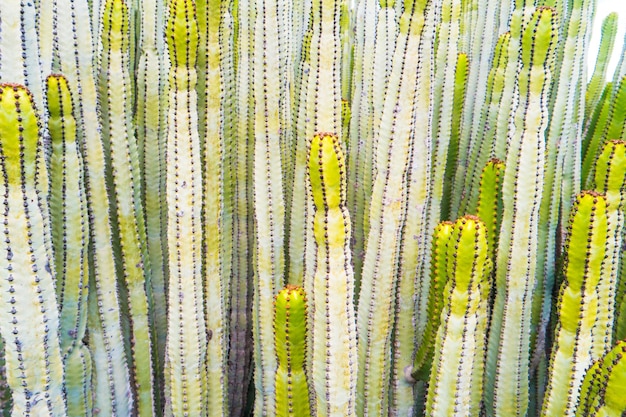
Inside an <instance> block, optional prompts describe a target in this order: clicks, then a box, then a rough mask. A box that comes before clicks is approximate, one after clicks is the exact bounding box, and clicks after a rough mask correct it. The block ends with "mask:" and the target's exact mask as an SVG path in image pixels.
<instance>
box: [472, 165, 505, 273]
mask: <svg viewBox="0 0 626 417" xmlns="http://www.w3.org/2000/svg"><path fill="white" fill-rule="evenodd" d="M503 176H504V162H502V161H500V160H499V159H495V158H494V159H492V160H490V161H489V162H487V165H486V166H485V168H484V169H483V173H482V175H481V176H480V190H479V194H478V207H477V208H476V215H477V216H478V218H479V219H481V220H482V221H483V222H484V223H485V228H486V229H487V243H488V244H489V259H492V260H494V261H495V254H496V248H497V247H498V232H499V230H500V223H501V222H502V177H503Z"/></svg>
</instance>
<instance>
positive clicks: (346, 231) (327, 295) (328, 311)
mask: <svg viewBox="0 0 626 417" xmlns="http://www.w3.org/2000/svg"><path fill="white" fill-rule="evenodd" d="M308 178H309V184H310V190H311V194H312V196H313V201H314V204H315V215H314V220H313V229H314V235H315V243H316V245H315V246H316V248H317V257H316V259H315V267H316V268H315V274H314V276H313V285H312V287H313V288H312V291H313V294H314V297H313V300H312V302H311V303H312V304H311V311H312V320H314V321H316V326H315V327H313V328H312V329H311V333H312V334H311V336H310V337H309V340H310V341H311V342H310V343H309V345H312V346H313V358H312V363H311V377H312V387H313V390H314V391H315V394H316V396H315V410H316V412H317V415H318V416H320V417H321V416H333V417H344V416H345V417H350V416H355V415H356V414H355V407H356V382H357V370H356V357H357V349H356V342H357V338H356V319H355V311H354V304H353V299H354V298H353V297H354V273H353V270H352V266H351V258H350V254H351V252H350V237H351V225H350V214H349V213H348V210H347V207H346V191H347V189H346V165H345V157H344V154H343V151H342V150H341V145H340V142H339V138H338V137H337V136H336V135H335V134H329V133H319V134H317V135H315V136H314V137H313V139H312V141H311V143H310V147H309V163H308Z"/></svg>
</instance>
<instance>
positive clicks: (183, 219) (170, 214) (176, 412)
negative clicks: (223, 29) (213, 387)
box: [165, 0, 207, 417]
mask: <svg viewBox="0 0 626 417" xmlns="http://www.w3.org/2000/svg"><path fill="white" fill-rule="evenodd" d="M166 34H167V46H168V50H169V56H170V65H171V66H170V71H169V83H170V91H169V105H168V115H167V125H168V130H167V148H166V166H167V183H166V194H167V197H166V199H167V210H168V211H167V237H168V250H169V260H168V264H169V288H168V304H169V306H168V307H169V308H168V317H167V319H168V320H167V321H168V329H167V345H166V350H165V355H166V357H165V363H166V369H165V378H166V379H165V392H166V394H168V395H169V396H170V399H169V402H168V404H166V415H173V416H182V415H189V416H194V417H195V416H198V417H202V416H206V411H207V410H206V405H205V402H206V396H207V395H206V382H207V381H206V362H205V356H206V345H207V333H206V324H205V315H204V286H203V281H202V224H201V220H202V197H201V195H202V194H201V193H202V181H201V179H202V169H201V163H200V156H201V153H200V138H199V135H198V115H197V103H198V97H197V94H196V90H195V87H196V81H197V74H196V70H195V63H196V54H197V48H198V25H197V22H196V18H195V7H194V3H193V1H192V0H171V1H170V3H169V19H168V22H167V26H166Z"/></svg>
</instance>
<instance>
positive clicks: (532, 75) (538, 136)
mask: <svg viewBox="0 0 626 417" xmlns="http://www.w3.org/2000/svg"><path fill="white" fill-rule="evenodd" d="M555 38H556V29H555V20H554V10H553V9H551V8H545V7H543V8H538V9H537V10H536V11H535V12H534V13H533V14H532V17H531V18H530V21H529V23H528V24H527V26H526V27H525V29H524V31H523V33H522V38H521V45H522V50H521V58H522V65H521V66H520V71H519V74H518V98H519V105H518V107H517V109H516V111H515V116H514V130H513V132H511V134H512V136H511V140H510V143H509V149H508V152H507V158H506V162H505V166H506V168H505V172H504V178H503V183H502V195H503V197H502V199H503V202H504V205H503V214H502V225H501V227H500V236H499V243H498V255H497V262H496V280H495V285H496V297H495V302H494V307H493V317H494V318H496V319H494V320H492V321H491V328H490V332H489V350H488V355H487V369H486V375H487V377H486V378H487V381H489V382H488V383H487V384H486V387H485V404H486V408H487V415H488V416H494V415H498V416H499V415H507V414H512V415H518V416H523V415H525V414H526V411H527V408H528V393H529V388H528V383H527V381H528V380H529V350H530V318H531V304H532V296H533V294H532V291H533V288H534V286H535V273H536V264H535V259H534V254H535V253H536V250H537V244H538V242H537V233H538V227H539V224H538V223H539V203H540V201H541V197H542V193H543V185H544V184H543V174H544V157H545V144H544V137H543V134H544V132H545V129H546V128H547V121H548V108H547V104H548V103H547V92H548V91H547V90H548V89H547V88H545V86H546V85H549V83H550V81H551V76H552V73H551V68H552V60H553V56H552V55H553V54H552V52H553V49H554V41H555Z"/></svg>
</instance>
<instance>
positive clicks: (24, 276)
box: [0, 84, 66, 417]
mask: <svg viewBox="0 0 626 417" xmlns="http://www.w3.org/2000/svg"><path fill="white" fill-rule="evenodd" d="M32 101H33V99H32V97H31V95H30V93H28V91H27V90H26V89H25V88H24V87H20V86H14V85H8V84H3V85H0V153H1V165H0V173H1V174H2V181H0V195H2V196H3V207H4V210H3V215H2V217H3V225H4V230H3V231H4V238H3V239H2V255H1V256H0V271H2V275H1V276H0V294H2V296H1V297H2V298H1V299H0V303H1V304H2V305H3V306H4V307H3V308H1V309H0V335H1V336H2V338H3V339H4V341H5V344H4V348H5V358H6V367H7V380H8V383H9V386H10V387H11V389H12V391H13V412H12V415H13V416H14V417H18V416H27V415H32V416H39V415H42V416H43V415H45V416H52V417H56V416H58V417H61V416H65V414H66V410H65V401H64V395H63V363H62V359H61V349H60V346H59V337H58V331H59V310H58V307H57V302H56V296H55V290H54V282H53V280H54V277H53V273H52V271H53V268H54V267H53V266H52V259H49V258H48V250H47V249H46V247H45V241H46V240H47V241H48V242H49V241H50V237H49V236H48V237H45V236H44V233H46V228H45V227H44V218H43V215H42V211H41V200H42V199H43V198H45V196H43V195H40V194H39V193H38V190H37V187H38V184H37V182H38V181H40V180H41V179H42V177H43V178H45V175H42V172H40V169H41V168H42V167H43V165H39V166H37V159H38V158H39V157H40V156H39V155H41V154H42V151H43V149H42V148H40V147H39V145H40V143H39V125H38V121H37V117H36V115H35V110H34V108H33V102H32Z"/></svg>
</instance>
